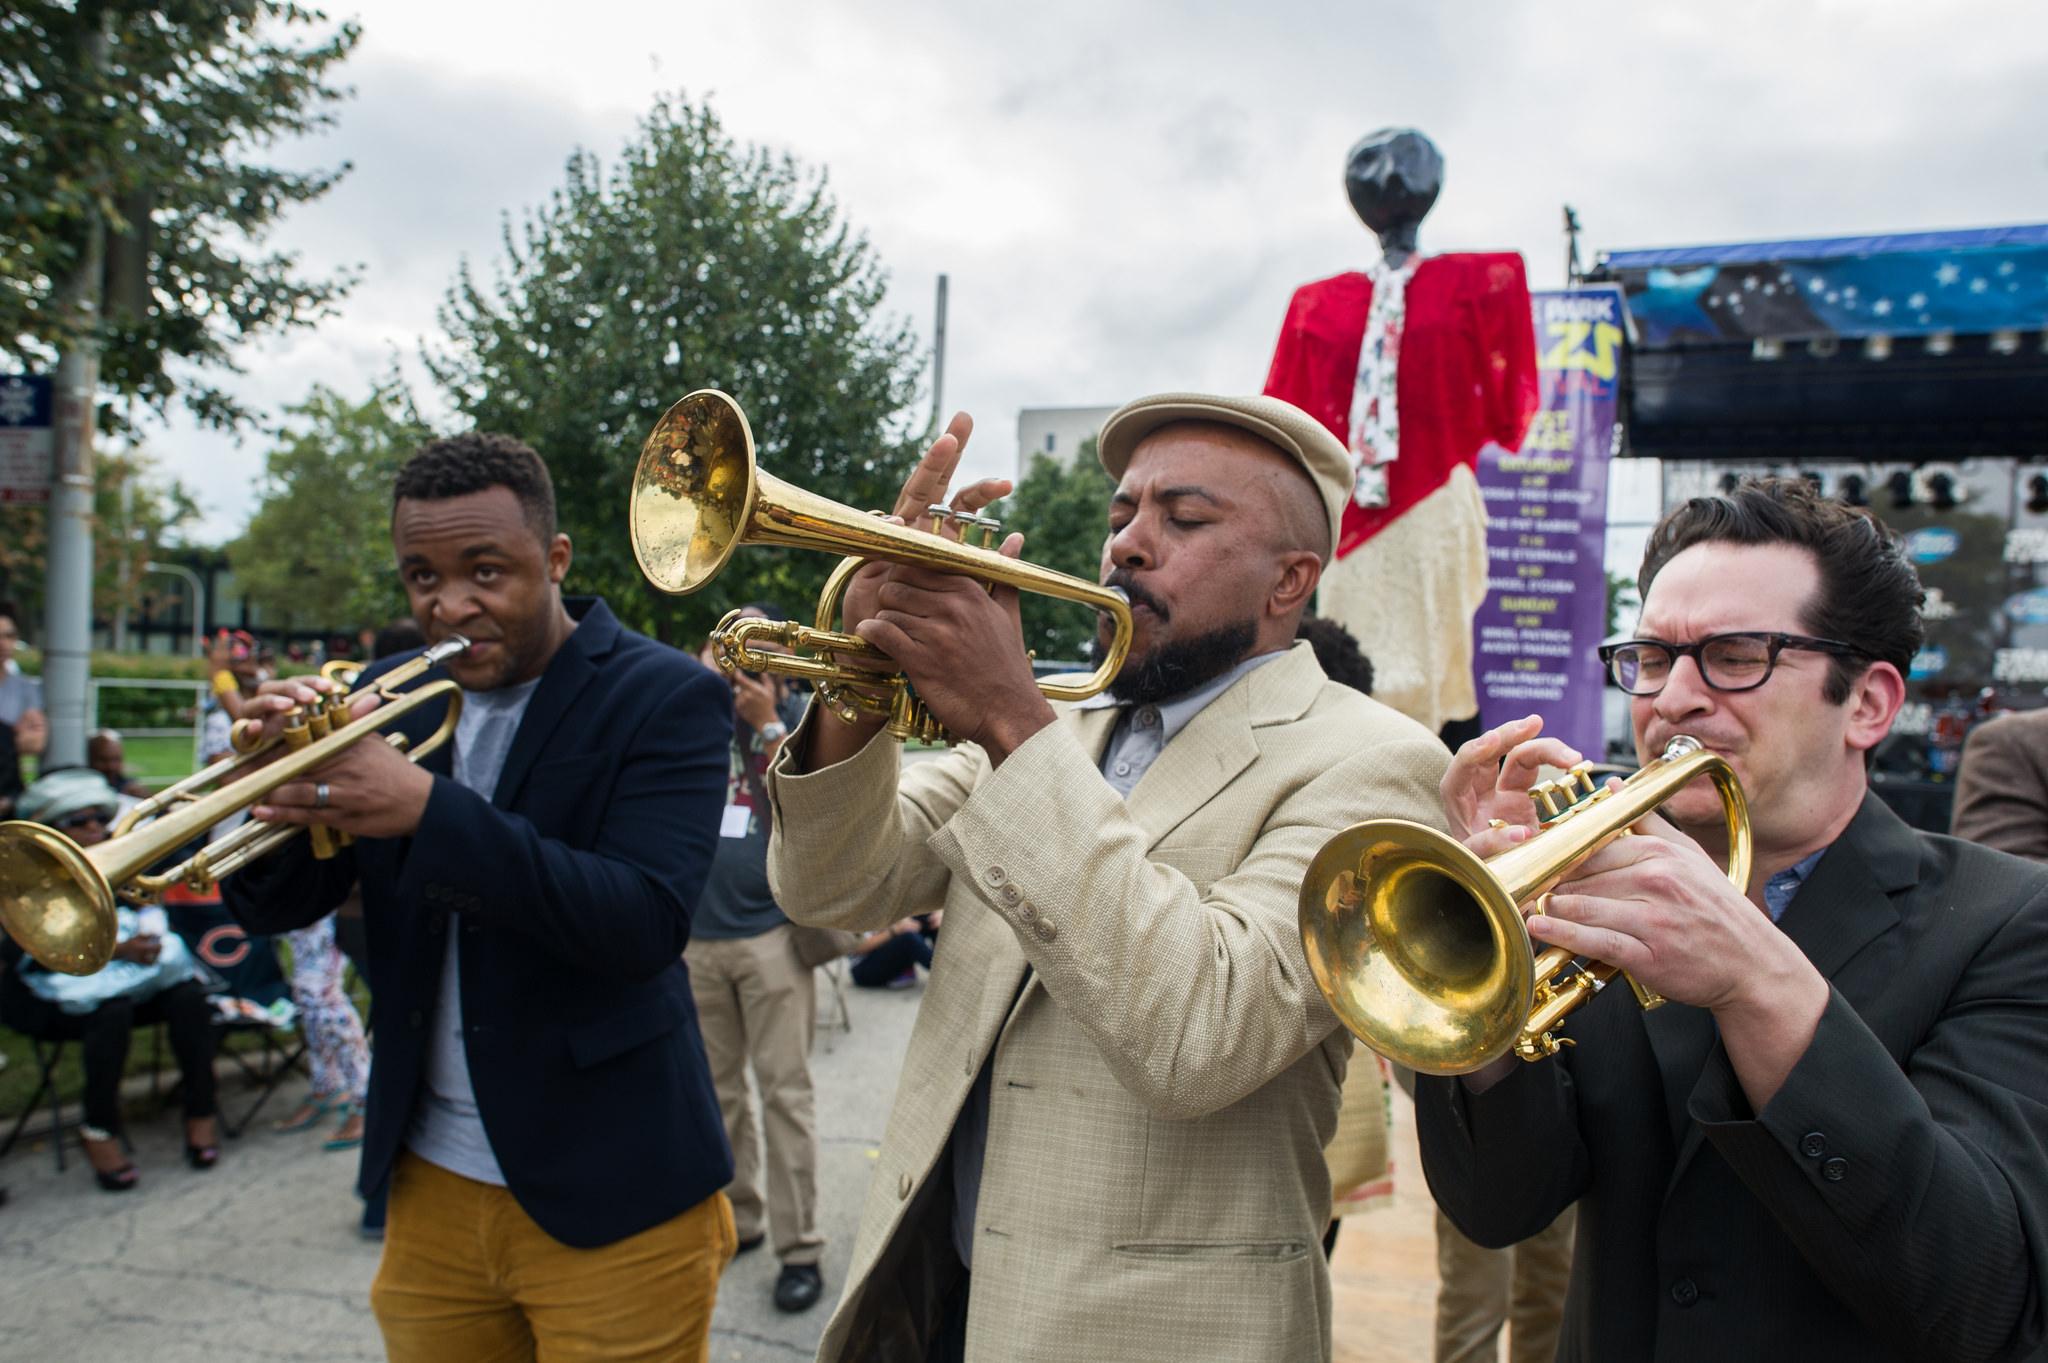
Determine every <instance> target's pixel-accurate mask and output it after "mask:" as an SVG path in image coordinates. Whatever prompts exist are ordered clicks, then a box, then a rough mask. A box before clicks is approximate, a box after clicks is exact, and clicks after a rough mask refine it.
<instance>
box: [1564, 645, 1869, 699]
mask: <svg viewBox="0 0 2048 1363" xmlns="http://www.w3.org/2000/svg"><path fill="white" fill-rule="evenodd" d="M1788 648H1790V649H1798V650H1799V651H1801V652H1804V653H1832V654H1835V655H1837V656H1840V657H1849V658H1867V657H1869V656H1870V655H1869V654H1868V653H1867V652H1865V651H1864V650H1863V649H1860V648H1858V647H1856V646H1855V645H1854V644H1845V643H1843V642H1841V641H1840V640H1839V639H1815V638H1813V637H1812V636H1810V635H1805V634H1776V633H1772V632H1769V631H1766V630H1740V631H1737V632H1734V633H1731V634H1709V635H1708V636H1707V637H1706V638H1704V639H1697V640H1695V641H1693V642H1692V643H1689V644H1673V643H1666V642H1665V641H1664V640H1662V639H1624V640H1622V641H1621V642H1620V643H1615V644H1603V645H1601V648H1600V661H1601V662H1602V663H1604V664H1606V666H1607V675H1609V676H1610V677H1613V678H1614V684H1615V685H1616V686H1618V687H1620V688H1621V689H1622V690H1624V691H1626V692H1628V694H1630V695H1631V696H1654V695H1656V694H1657V693H1658V692H1659V691H1662V690H1663V689H1664V684H1665V683H1666V682H1667V681H1669V680H1670V679H1671V669H1672V668H1674V667H1676V666H1677V665H1678V660H1679V659H1680V658H1691V659H1692V660H1693V665H1694V666H1696V667H1698V668H1699V670H1700V680H1702V681H1704V682H1705V683H1706V684H1707V685H1708V686H1710V687H1712V688H1713V689H1714V690H1716V691H1754V690H1756V688H1758V687H1759V686H1762V685H1763V684H1764V683H1765V682H1767V681H1769V680H1770V679H1771V672H1772V670H1773V669H1775V668H1776V667H1777V665H1778V655H1779V654H1780V653H1783V652H1784V651H1785V650H1786V649H1788Z"/></svg>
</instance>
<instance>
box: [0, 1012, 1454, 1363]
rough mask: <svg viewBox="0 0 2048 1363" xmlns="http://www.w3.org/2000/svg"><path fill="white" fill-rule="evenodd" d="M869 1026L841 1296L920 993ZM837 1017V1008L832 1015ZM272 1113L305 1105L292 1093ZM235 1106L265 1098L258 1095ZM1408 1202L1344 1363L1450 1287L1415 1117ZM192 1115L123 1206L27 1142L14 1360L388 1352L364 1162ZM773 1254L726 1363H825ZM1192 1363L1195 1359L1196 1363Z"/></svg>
mask: <svg viewBox="0 0 2048 1363" xmlns="http://www.w3.org/2000/svg"><path fill="white" fill-rule="evenodd" d="M847 994H848V1000H847V1002H848V1008H849V1011H850V1014H851V1020H852V1029H851V1030H850V1031H840V1030H835V1029H832V1028H829V1027H827V1028H821V1029H820V1031H819V1035H818V1047H817V1051H816V1053H815V1057H814V1071H815V1073H816V1076H817V1082H818V1112H819V1115H820V1123H821V1132H820V1135H821V1138H822V1147H823V1148H822V1163H821V1165H820V1168H819V1187H820V1191H821V1198H822V1204H823V1205H822V1207H821V1209H820V1219H821V1221H822V1224H823V1228H824V1230H825V1233H826V1234H827V1235H828V1236H829V1237H830V1240H831V1243H830V1247H829V1249H828V1251H827V1254H826V1258H825V1273H826V1300H827V1303H829V1302H831V1301H833V1300H836V1298H837V1296H838V1293H839V1290H840V1288H841V1287H842V1286H843V1284H844V1278H845V1267H846V1260H847V1255H848V1252H849V1250H850V1248H851V1243H852V1239H853V1232H854V1227H855V1224H856V1221H857V1219H858V1217H859V1214H860V1204H861V1198H862V1196H863V1194H864V1192H865V1190H866V1187H867V1182H868V1177H869V1172H870V1170H871V1169H872V1168H873V1167H874V1159H875V1149H876V1143H877V1142H878V1141H879V1140H880V1138H881V1134H882V1128H883V1124H884V1121H885V1119H886V1118H887V1115H888V1109H889V1102H890V1099H891V1096H892V1094H893V1092H894V1089H895V1085H896V1075H897V1069H898V1066H899V1064H900V1062H901V1058H902V1055H903V1051H904V1047H905V1044H906V1042H907V1041H908V1038H909V1035H910V1027H911V1023H912V1021H913V1020H914V1018H915V1016H916V1009H917V1002H918V999H919V998H920V997H921V994H922V991H921V990H910V991H904V992H900V993H880V992H874V991H869V990H855V989H849V990H848V991H847ZM827 1011H828V1013H829V1012H830V1011H831V1008H830V1006H829V1004H828V1010H827ZM287 1088H288V1090H291V1091H288V1092H286V1093H283V1094H280V1095H279V1097H278V1099H276V1100H273V1101H272V1103H271V1104H270V1106H269V1108H268V1109H266V1113H265V1116H266V1117H268V1116H271V1115H273V1114H275V1113H277V1112H279V1111H283V1110H288V1108H289V1106H290V1100H291V1099H293V1098H295V1097H296V1096H297V1093H296V1090H295V1089H294V1088H293V1087H292V1086H290V1085H288V1086H287ZM224 1095H225V1099H226V1101H227V1102H228V1103H230V1104H233V1105H235V1106H237V1107H239V1106H240V1105H242V1104H246V1102H247V1101H248V1099H247V1097H246V1096H245V1093H244V1090H243V1089H242V1088H241V1087H240V1086H239V1084H232V1083H231V1084H227V1085H226V1086H225V1088H224ZM1397 1107H1400V1108H1402V1109H1403V1111H1402V1113H1401V1116H1402V1122H1403V1128H1402V1131H1403V1134H1402V1135H1401V1137H1400V1140H1399V1142H1398V1143H1397V1149H1398V1150H1401V1151H1402V1152H1403V1153H1402V1155H1401V1159H1402V1171H1401V1172H1402V1182H1401V1189H1402V1191H1401V1194H1400V1195H1399V1196H1398V1197H1397V1201H1396V1205H1395V1206H1394V1208H1393V1209H1391V1210H1390V1211H1386V1212H1379V1213H1374V1214H1372V1215H1371V1216H1368V1217H1366V1218H1363V1219H1354V1220H1353V1221H1352V1222H1351V1224H1350V1225H1348V1226H1347V1227H1346V1229H1345V1232H1344V1235H1343V1238H1342V1240H1341V1241H1340V1243H1339V1246H1338V1252H1337V1262H1336V1265H1335V1269H1336V1273H1335V1276H1336V1308H1337V1330H1336V1334H1337V1358H1338V1360H1339V1363H1423V1360H1426V1359H1427V1358H1428V1356H1429V1348H1428V1340H1429V1324H1428V1315H1429V1304H1430V1301H1431V1297H1432V1294H1433V1292H1434V1289H1435V1284H1434V1272H1433V1270H1434V1263H1435V1255H1434V1249H1433V1241H1432V1240H1431V1239H1430V1228H1429V1226H1430V1223H1429V1212H1428V1205H1427V1201H1426V1195H1425V1194H1423V1192H1422V1190H1421V1186H1420V1177H1419V1175H1418V1174H1417V1173H1416V1172H1415V1164H1414V1159H1413V1155H1412V1136H1409V1135H1407V1134H1405V1133H1406V1131H1407V1128H1408V1125H1409V1124H1408V1121H1407V1114H1406V1111H1405V1104H1403V1103H1400V1102H1399V1100H1397ZM180 1125H181V1124H180V1123H179V1122H178V1121H177V1120H176V1118H175V1116H174V1115H169V1114H166V1115H164V1116H162V1117H158V1118H153V1119H149V1120H147V1121H144V1122H140V1123H138V1125H137V1129H136V1131H135V1133H134V1135H135V1141H136V1147H137V1149H136V1160H137V1163H138V1164H140V1165H141V1167H142V1170H143V1182H142V1186H141V1187H140V1188H138V1189H136V1190H135V1191H133V1192H130V1193H126V1194H121V1195H109V1194H106V1193H102V1192H100V1191H99V1190H98V1189H97V1188H96V1187H94V1186H93V1184H92V1180H91V1177H90V1175H89V1174H88V1173H87V1172H86V1166H85V1161H84V1157H83V1155H82V1154H80V1155H77V1156H75V1157H73V1158H69V1159H68V1160H67V1164H68V1167H67V1169H66V1170H65V1172H64V1174H63V1175H62V1176H61V1177H60V1176H59V1175H58V1174H57V1172H56V1169H55V1167H54V1161H53V1160H52V1159H51V1156H50V1151H49V1149H48V1147H47V1145H44V1144H41V1143H39V1142H35V1141H31V1140H24V1142H23V1143H22V1145H21V1146H20V1147H18V1148H17V1149H16V1151H15V1152H14V1153H13V1154H12V1155H10V1156H9V1157H8V1158H7V1159H6V1160H5V1161H4V1162H0V1184H4V1185H5V1186H7V1187H8V1188H9V1189H10V1191H11V1193H12V1197H11V1200H10V1201H9V1203H8V1205H7V1206H6V1207H4V1208H0V1322H4V1324H0V1360H15V1359H21V1360H38V1361H39V1363H40V1361H41V1360H51V1359H56V1360H64V1361H65V1363H188V1361H189V1363H229V1361H233V1363H302V1361H303V1363H312V1361H314V1360H318V1361H320V1363H328V1361H329V1360H336V1361H342V1363H346V1361H347V1360H358V1359H360V1360H376V1359H381V1358H382V1357H383V1353H382V1350H381V1349H380V1348H379V1345H378V1336H377V1329H376V1325H375V1323H374V1321H373V1320H372V1319H371V1317H370V1313H369V1307H368V1304H367V1303H368V1290H369V1284H370V1279H371V1276H372V1275H373V1274H374V1273H375V1271H376V1267H377V1255H378V1247H377V1246H376V1245H374V1244H370V1243H366V1242H364V1241H363V1240H361V1239H359V1238H358V1237H357V1235H356V1230H355V1225H356V1215H357V1203H356V1199H355V1197H354V1195H353V1194H352V1193H351V1192H350V1187H351V1185H352V1183H353V1179H354V1168H353V1165H354V1159H353V1157H352V1156H351V1155H347V1154H328V1153H325V1152H323V1151H322V1150H321V1149H320V1138H319V1133H318V1132H308V1133H303V1134H298V1135H289V1136H283V1135H277V1134H275V1133H273V1132H271V1131H269V1130H268V1129H267V1127H261V1126H259V1129H257V1130H254V1131H251V1132H250V1133H249V1134H247V1135H246V1136H244V1137H243V1138H242V1139H241V1140H239V1141H234V1142H230V1143H229V1144H228V1147H227V1151H226V1154H225V1155H224V1156H223V1158H222V1160H221V1163H220V1166H219V1167H218V1168H216V1169H215V1170H213V1171H212V1172H210V1173H204V1174H202V1173H195V1172H193V1171H192V1170H190V1169H187V1168H186V1167H185V1165H184V1161H183V1160H182V1158H181V1157H180V1154H179V1149H178V1141H179V1134H178V1133H179V1128H180ZM775 1270H776V1264H775V1260H774V1257H773V1255H772V1254H771V1253H769V1252H768V1251H766V1250H763V1251H758V1252H756V1253H754V1254H750V1255H748V1256H746V1257H744V1258H742V1259H740V1260H738V1261H737V1262H735V1263H734V1265H733V1266H732V1268H731V1269H729V1270H728V1271H727V1274H726V1278H725V1283H724V1286H723V1288H722V1290H721V1292H720V1294H719V1302H718V1311H717V1315H716V1318H715V1321H714V1332H713V1342H712V1357H713V1359H715V1360H719V1361H720V1363H788V1360H795V1359H807V1358H810V1357H811V1355H812V1351H813V1349H814V1348H815V1346H816V1342H817V1337H818V1333H819V1331H820V1330H821V1329H822V1328H823V1326H824V1322H825V1316H826V1310H827V1306H826V1305H825V1304H821V1305H820V1306H819V1307H818V1308H816V1309H815V1310H813V1311H811V1312H810V1313H808V1314H806V1315H802V1316H795V1317H791V1316H785V1315H782V1314H781V1313H779V1312H777V1311H776V1310H775V1308H774V1306H773V1304H772V1302H771V1301H770V1299H769V1293H770V1290H771V1287H772V1285H773V1283H774V1279H775ZM1191 1363H1196V1361H1195V1360H1191Z"/></svg>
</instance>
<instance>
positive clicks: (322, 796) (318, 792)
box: [313, 781, 330, 809]
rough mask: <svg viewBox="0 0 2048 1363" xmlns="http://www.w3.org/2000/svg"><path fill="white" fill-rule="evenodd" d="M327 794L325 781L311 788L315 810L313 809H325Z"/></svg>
mask: <svg viewBox="0 0 2048 1363" xmlns="http://www.w3.org/2000/svg"><path fill="white" fill-rule="evenodd" d="M329 793H330V792H329V791H328V789H327V783H326V782H325V781H322V782H321V783H320V784H319V785H317V786H314V787H313V808H315V809H325V808H327V796H328V794H329Z"/></svg>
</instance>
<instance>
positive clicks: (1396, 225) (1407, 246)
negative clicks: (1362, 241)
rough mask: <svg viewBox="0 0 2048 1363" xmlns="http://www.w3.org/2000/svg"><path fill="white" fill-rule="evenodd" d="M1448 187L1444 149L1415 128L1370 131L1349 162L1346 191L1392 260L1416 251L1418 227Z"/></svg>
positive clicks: (1349, 157) (1346, 168) (1382, 248)
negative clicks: (1445, 180) (1445, 185)
mask: <svg viewBox="0 0 2048 1363" xmlns="http://www.w3.org/2000/svg"><path fill="white" fill-rule="evenodd" d="M1443 187H1444V158H1443V153H1442V152H1439V151H1438V150H1437V149H1436V143H1434V142H1432V141H1430V140H1429V139H1428V138H1426V137H1424V136H1423V135H1422V134H1421V133H1419V132H1417V131H1415V129H1413V128H1381V129H1380V130H1379V131H1378V132H1375V133H1367V134H1366V135H1365V136H1364V137H1363V138H1361V139H1359V142H1358V145H1357V146H1355V147H1353V148H1352V149H1351V153H1350V155H1349V156H1348V157H1346V158H1345V162H1344V192H1345V193H1346V194H1347V195H1349V196H1350V198H1351V209H1352V211H1353V212H1354V213H1356V214H1358V220H1359V221H1360V222H1362V223H1364V224H1365V225H1366V226H1367V227H1369V228H1371V229H1372V231H1373V233H1374V235H1376V236H1378V237H1379V239H1380V250H1381V251H1383V252H1384V253H1385V254H1386V257H1387V261H1388V263H1389V264H1393V265H1399V264H1401V263H1402V262H1403V261H1405V260H1406V259H1407V258H1408V257H1409V256H1411V255H1413V254H1414V253H1415V233H1416V229H1417V228H1418V227H1420V226H1421V225H1422V219H1423V218H1424V216H1426V215H1427V214H1428V212H1429V210H1430V207H1431V205H1433V204H1434V203H1436V196H1437V194H1438V193H1439V192H1440V191H1441V190H1442V189H1443Z"/></svg>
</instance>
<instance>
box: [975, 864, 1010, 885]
mask: <svg viewBox="0 0 2048 1363" xmlns="http://www.w3.org/2000/svg"><path fill="white" fill-rule="evenodd" d="M981 878H982V879H983V880H984V881H986V882H988V883H989V884H991V885H1006V884H1008V883H1009V880H1010V873H1009V872H1008V871H1005V870H1004V869H1003V868H1002V867H1000V866H991V867H989V868H988V869H987V870H986V871H983V872H982V873H981Z"/></svg>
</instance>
